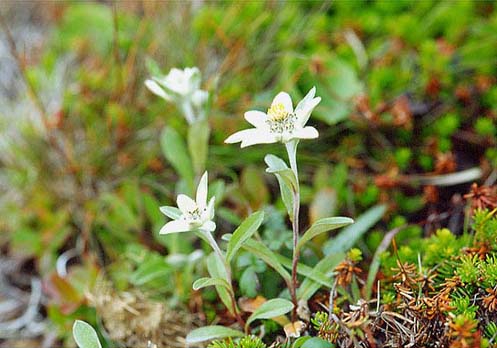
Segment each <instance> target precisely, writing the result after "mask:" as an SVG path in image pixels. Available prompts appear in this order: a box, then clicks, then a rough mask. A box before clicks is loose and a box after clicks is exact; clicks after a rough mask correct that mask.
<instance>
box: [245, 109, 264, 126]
mask: <svg viewBox="0 0 497 348" xmlns="http://www.w3.org/2000/svg"><path fill="white" fill-rule="evenodd" d="M244 116H245V119H246V120H247V121H248V122H249V123H250V124H251V125H253V126H254V127H257V128H266V127H267V123H266V121H267V115H266V114H265V113H264V112H262V111H257V110H250V111H247V112H246V113H245V115H244Z"/></svg>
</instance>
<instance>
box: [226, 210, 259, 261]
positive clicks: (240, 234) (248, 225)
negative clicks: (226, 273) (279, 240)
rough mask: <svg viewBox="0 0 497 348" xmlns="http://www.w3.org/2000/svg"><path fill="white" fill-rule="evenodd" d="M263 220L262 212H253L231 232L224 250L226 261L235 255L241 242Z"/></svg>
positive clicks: (248, 236)
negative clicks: (226, 247)
mask: <svg viewBox="0 0 497 348" xmlns="http://www.w3.org/2000/svg"><path fill="white" fill-rule="evenodd" d="M263 220H264V212H262V211H260V212H255V213H253V214H252V215H250V216H249V217H248V218H246V219H245V220H244V221H243V222H242V224H241V225H240V226H239V227H238V228H237V229H236V230H235V232H233V235H232V236H231V239H230V241H229V243H228V250H227V252H226V260H227V261H228V263H229V262H230V261H231V259H232V258H233V256H235V253H236V252H237V251H238V250H239V249H240V248H241V246H242V245H243V243H244V242H245V241H246V240H247V239H249V238H250V237H252V235H253V234H254V233H255V232H256V231H257V229H258V228H259V226H260V225H261V223H262V221H263Z"/></svg>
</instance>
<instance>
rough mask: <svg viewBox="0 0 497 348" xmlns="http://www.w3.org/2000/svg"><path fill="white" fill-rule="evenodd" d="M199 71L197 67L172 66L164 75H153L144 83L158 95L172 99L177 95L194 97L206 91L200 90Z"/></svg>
mask: <svg viewBox="0 0 497 348" xmlns="http://www.w3.org/2000/svg"><path fill="white" fill-rule="evenodd" d="M200 79H201V77H200V71H199V70H198V68H197V67H193V68H185V69H184V70H181V69H177V68H172V69H171V71H170V72H169V74H167V75H165V76H154V77H152V78H151V79H148V80H146V81H145V85H146V86H147V87H148V89H150V91H152V92H153V93H155V94H157V95H158V96H160V97H162V98H164V99H166V100H168V101H173V100H174V99H177V97H192V96H194V95H195V97H196V98H197V99H198V97H199V95H196V94H198V93H207V92H205V91H201V90H200Z"/></svg>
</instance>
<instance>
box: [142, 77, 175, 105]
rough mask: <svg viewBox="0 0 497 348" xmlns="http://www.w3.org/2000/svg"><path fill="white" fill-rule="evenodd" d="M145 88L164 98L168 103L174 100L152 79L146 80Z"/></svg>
mask: <svg viewBox="0 0 497 348" xmlns="http://www.w3.org/2000/svg"><path fill="white" fill-rule="evenodd" d="M145 86H147V88H148V89H149V90H150V91H151V92H152V93H154V94H155V95H158V96H159V97H162V98H164V99H165V100H167V101H171V100H172V98H171V96H169V95H168V94H167V93H166V92H165V91H164V89H163V88H162V87H161V86H160V85H159V84H158V83H157V82H156V81H154V80H150V79H149V80H146V81H145Z"/></svg>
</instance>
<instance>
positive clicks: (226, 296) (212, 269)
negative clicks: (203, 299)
mask: <svg viewBox="0 0 497 348" xmlns="http://www.w3.org/2000/svg"><path fill="white" fill-rule="evenodd" d="M207 271H208V272H209V275H210V276H211V277H212V278H218V279H227V278H228V275H227V274H226V269H225V268H224V265H223V262H222V261H221V260H220V259H219V257H218V256H217V254H216V253H212V254H210V255H209V256H208V257H207ZM215 287H216V291H217V294H218V295H219V298H220V299H221V301H222V302H223V304H224V305H225V306H226V308H227V309H228V311H229V312H230V313H231V314H233V315H234V313H233V306H232V303H231V297H230V293H229V291H228V290H227V289H226V288H225V287H224V286H220V285H215Z"/></svg>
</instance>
